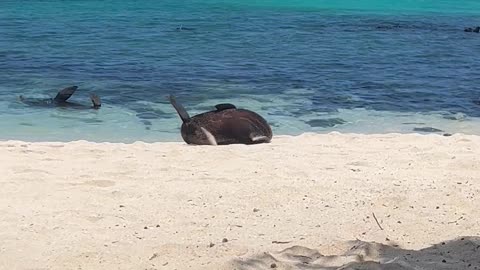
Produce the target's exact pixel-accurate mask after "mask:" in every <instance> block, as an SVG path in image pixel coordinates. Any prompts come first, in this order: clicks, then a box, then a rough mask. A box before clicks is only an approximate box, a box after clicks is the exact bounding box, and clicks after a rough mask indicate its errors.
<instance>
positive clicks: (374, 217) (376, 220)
mask: <svg viewBox="0 0 480 270" xmlns="http://www.w3.org/2000/svg"><path fill="white" fill-rule="evenodd" d="M372 216H373V219H375V222H377V225H378V227H379V228H380V230H382V231H383V228H382V226H381V225H380V223H379V222H378V219H377V217H376V216H375V213H374V212H372Z"/></svg>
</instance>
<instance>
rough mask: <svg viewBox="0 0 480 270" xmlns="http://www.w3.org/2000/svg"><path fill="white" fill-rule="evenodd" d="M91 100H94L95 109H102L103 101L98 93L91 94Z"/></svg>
mask: <svg viewBox="0 0 480 270" xmlns="http://www.w3.org/2000/svg"><path fill="white" fill-rule="evenodd" d="M90 100H92V103H93V108H94V109H100V107H101V106H102V101H101V100H100V97H99V96H97V95H96V94H91V95H90Z"/></svg>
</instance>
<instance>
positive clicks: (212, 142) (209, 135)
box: [200, 127, 217, 145]
mask: <svg viewBox="0 0 480 270" xmlns="http://www.w3.org/2000/svg"><path fill="white" fill-rule="evenodd" d="M200 129H201V130H202V132H203V134H205V136H206V137H207V140H208V142H209V143H210V145H217V140H216V139H215V137H214V136H213V135H212V133H210V131H208V130H207V129H206V128H204V127H200Z"/></svg>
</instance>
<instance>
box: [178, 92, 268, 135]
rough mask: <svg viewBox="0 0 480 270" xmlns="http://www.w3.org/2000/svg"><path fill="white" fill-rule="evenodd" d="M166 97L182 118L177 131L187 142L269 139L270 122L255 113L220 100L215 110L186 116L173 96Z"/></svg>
mask: <svg viewBox="0 0 480 270" xmlns="http://www.w3.org/2000/svg"><path fill="white" fill-rule="evenodd" d="M169 99H170V103H171V104H172V106H173V107H174V108H175V110H176V111H177V113H178V115H179V116H180V118H181V119H182V122H183V123H182V127H181V134H182V138H183V140H184V141H185V142H186V143H187V144H197V145H227V144H259V143H269V142H270V141H271V140H272V129H271V127H270V125H269V124H268V123H267V121H266V120H265V119H264V118H263V117H262V116H260V115H259V114H257V113H255V112H252V111H249V110H245V109H237V107H235V105H233V104H230V103H223V104H217V105H215V109H216V110H213V111H208V112H205V113H201V114H197V115H195V116H193V117H190V116H189V115H188V113H187V111H186V110H185V108H184V107H183V106H182V105H181V104H179V103H177V101H176V99H175V97H174V96H172V95H170V96H169Z"/></svg>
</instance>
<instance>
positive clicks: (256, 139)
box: [250, 136, 270, 143]
mask: <svg viewBox="0 0 480 270" xmlns="http://www.w3.org/2000/svg"><path fill="white" fill-rule="evenodd" d="M250 139H252V142H253V143H269V142H270V138H269V137H267V136H250Z"/></svg>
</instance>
